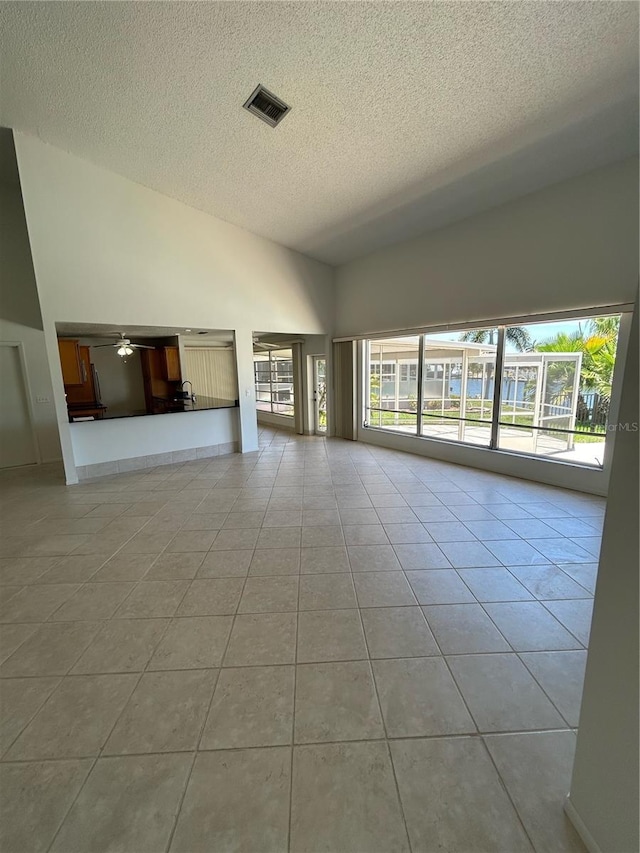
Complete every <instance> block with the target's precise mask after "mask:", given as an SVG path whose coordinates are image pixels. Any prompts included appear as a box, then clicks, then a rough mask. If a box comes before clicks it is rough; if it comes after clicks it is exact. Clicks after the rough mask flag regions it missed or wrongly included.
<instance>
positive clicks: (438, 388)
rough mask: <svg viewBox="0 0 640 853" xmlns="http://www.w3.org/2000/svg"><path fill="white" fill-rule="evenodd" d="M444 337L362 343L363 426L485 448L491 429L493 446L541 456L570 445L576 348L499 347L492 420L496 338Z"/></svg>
mask: <svg viewBox="0 0 640 853" xmlns="http://www.w3.org/2000/svg"><path fill="white" fill-rule="evenodd" d="M445 337H446V336H445V335H435V336H429V335H425V336H424V341H423V342H422V341H421V340H420V336H418V335H414V336H407V337H402V338H388V339H384V340H371V341H368V342H367V356H368V359H367V363H368V365H369V367H368V370H367V371H366V382H367V383H368V387H367V388H366V389H365V404H366V413H365V423H366V425H367V426H371V427H378V428H382V429H389V430H393V431H395V432H403V433H412V434H414V435H415V434H417V435H423V436H427V437H431V438H442V439H447V440H453V441H461V442H466V443H469V444H476V445H482V446H486V447H489V446H491V445H492V430H493V433H494V441H493V446H497V447H499V448H501V449H505V450H517V451H520V452H523V453H533V454H537V455H545V456H549V455H555V454H558V453H566V452H567V451H571V450H572V449H573V441H574V436H573V434H572V432H567V431H570V430H574V429H575V424H576V412H577V407H578V399H579V385H580V369H581V362H582V353H580V352H566V353H564V352H524V353H520V352H505V354H504V360H503V365H502V377H501V388H500V402H499V406H500V409H499V413H498V415H499V416H498V417H497V418H496V419H495V422H494V405H495V402H496V396H495V376H496V359H497V349H498V348H497V345H496V344H494V343H486V344H485V343H474V342H471V341H461V340H451V339H449V340H446V339H445ZM488 337H489V338H490V339H492V335H491V334H489V335H488ZM495 337H496V338H497V331H496V332H495ZM421 351H422V358H421ZM419 392H420V393H419Z"/></svg>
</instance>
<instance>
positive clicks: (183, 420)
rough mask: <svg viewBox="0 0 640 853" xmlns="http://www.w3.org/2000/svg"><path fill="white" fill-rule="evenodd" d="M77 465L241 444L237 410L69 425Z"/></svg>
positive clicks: (150, 416)
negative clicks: (237, 442)
mask: <svg viewBox="0 0 640 853" xmlns="http://www.w3.org/2000/svg"><path fill="white" fill-rule="evenodd" d="M70 433H71V441H72V444H73V453H74V459H75V464H76V465H96V464H98V463H101V462H113V461H115V460H120V459H135V458H138V457H140V456H151V455H154V454H159V453H171V452H172V451H178V450H190V449H192V448H194V447H207V446H210V445H213V444H229V443H232V442H235V441H237V440H238V409H237V408H231V409H212V410H210V411H204V412H188V413H184V412H182V413H180V412H174V413H170V414H165V415H148V416H146V417H143V418H116V419H114V420H108V419H107V420H102V421H86V422H80V423H74V424H70Z"/></svg>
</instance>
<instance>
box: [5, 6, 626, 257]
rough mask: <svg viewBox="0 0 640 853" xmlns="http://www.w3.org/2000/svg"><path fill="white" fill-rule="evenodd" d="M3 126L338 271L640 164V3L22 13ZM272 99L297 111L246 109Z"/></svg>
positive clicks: (25, 9)
mask: <svg viewBox="0 0 640 853" xmlns="http://www.w3.org/2000/svg"><path fill="white" fill-rule="evenodd" d="M0 25H1V31H2V43H1V44H0V48H1V55H2V69H1V70H2V103H1V107H0V109H1V112H0V122H1V123H2V124H4V125H6V126H10V127H14V128H17V129H19V130H22V131H25V132H27V133H31V134H35V135H37V136H39V137H40V138H42V139H43V140H44V141H46V142H49V143H51V144H53V145H56V146H59V147H61V148H64V149H66V150H68V151H70V152H72V153H74V154H76V155H78V156H80V157H83V158H85V159H87V160H90V161H92V162H93V163H95V164H98V165H100V166H103V167H105V168H107V169H110V170H112V171H114V172H117V173H119V174H121V175H124V176H126V177H128V178H130V179H132V180H134V181H137V182H138V183H140V184H143V185H145V186H148V187H151V188H153V189H156V190H158V191H160V192H162V193H164V194H166V195H168V196H171V197H173V198H176V199H179V200H181V201H183V202H185V203H187V204H189V205H192V206H193V207H196V208H200V209H201V210H204V211H207V212H208V213H211V214H214V215H215V216H218V217H221V218H222V219H225V220H228V221H230V222H233V223H235V224H237V225H240V226H243V227H245V228H247V229H249V230H250V231H253V232H255V233H257V234H261V235H263V236H265V237H269V238H271V239H273V240H276V241H277V242H279V243H282V244H284V245H286V246H289V247H291V248H295V249H298V250H300V251H302V252H305V253H307V254H310V255H312V256H314V257H317V258H319V259H321V260H325V261H327V262H329V263H334V264H337V263H341V262H344V261H345V260H348V259H350V258H353V257H356V256H358V255H361V254H364V253H366V252H368V251H371V250H372V249H373V248H376V247H378V246H380V245H384V244H386V243H390V242H393V241H396V240H399V239H403V238H405V237H408V236H412V235H414V234H416V233H419V232H420V231H424V230H427V229H428V228H433V227H438V226H440V225H442V224H444V223H446V222H449V221H453V220H454V219H457V218H462V217H464V216H467V215H469V214H471V213H474V212H477V211H479V210H482V209H486V208H488V207H491V206H494V205H496V204H499V203H502V202H504V201H507V200H508V199H510V198H513V197H516V196H518V195H522V194H524V193H526V192H530V191H532V190H535V189H538V188H540V187H542V186H545V185H547V184H550V183H553V182H555V181H558V180H561V179H563V178H567V177H570V176H573V175H575V174H579V173H580V172H583V171H587V170H589V169H591V168H595V167H597V166H599V165H603V164H604V163H606V162H611V161H614V160H617V159H622V158H623V157H625V156H630V155H631V154H633V153H634V151H636V150H637V98H638V93H637V80H638V50H637V28H638V6H637V4H636V3H635V2H618V0H613V2H608V0H599V2H580V0H577V1H576V2H527V0H523V2H517V3H507V2H490V0H489V2H475V3H474V2H471V3H454V2H440V0H436V2H392V3H389V2H373V3H371V2H323V3H320V2H317V0H312V2H294V3H290V2H211V3H208V2H207V3H200V2H195V3H191V2H174V3H155V2H148V3H111V2H106V3H105V2H92V3H84V2H80V3H76V2H65V3H57V2H52V3H31V2H17V3H11V2H9V3H2V4H0ZM258 83H262V84H263V85H265V86H266V87H267V88H268V89H270V90H271V91H273V92H274V93H275V94H276V95H278V96H279V97H281V98H282V99H283V100H284V101H285V102H286V103H287V104H289V105H291V107H292V109H291V112H290V114H289V115H287V116H286V117H285V118H284V119H283V121H282V122H281V124H280V125H279V126H278V127H277V128H272V127H269V126H268V125H267V124H265V123H263V122H261V121H260V120H258V119H257V118H256V117H255V116H253V115H251V114H250V113H249V112H247V111H246V110H243V109H242V104H243V103H244V101H245V100H246V99H247V98H248V96H249V95H250V94H251V92H252V91H253V89H254V88H255V87H256V85H257V84H258Z"/></svg>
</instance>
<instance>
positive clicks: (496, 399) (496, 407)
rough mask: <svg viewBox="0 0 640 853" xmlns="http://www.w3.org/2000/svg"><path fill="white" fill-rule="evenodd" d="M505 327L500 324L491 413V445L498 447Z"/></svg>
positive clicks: (494, 447) (492, 448)
mask: <svg viewBox="0 0 640 853" xmlns="http://www.w3.org/2000/svg"><path fill="white" fill-rule="evenodd" d="M505 331H506V330H505V327H504V326H498V345H497V348H496V363H495V367H494V373H493V412H492V414H491V440H490V442H489V447H490V448H491V450H496V448H497V447H498V431H499V429H500V425H499V420H500V404H501V400H502V366H503V364H504V342H505Z"/></svg>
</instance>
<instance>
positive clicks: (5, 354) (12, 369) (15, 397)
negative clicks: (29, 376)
mask: <svg viewBox="0 0 640 853" xmlns="http://www.w3.org/2000/svg"><path fill="white" fill-rule="evenodd" d="M0 385H1V386H2V406H0V468H16V467H18V466H19V465H35V464H36V463H37V462H38V453H37V450H36V443H35V439H34V434H33V423H32V419H31V411H30V408H29V399H28V397H27V384H26V381H25V370H24V364H23V358H22V351H21V348H20V345H19V344H12V343H2V344H0Z"/></svg>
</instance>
